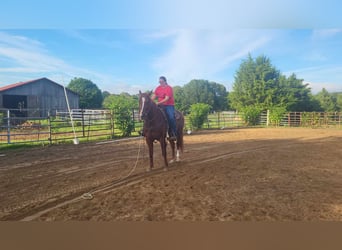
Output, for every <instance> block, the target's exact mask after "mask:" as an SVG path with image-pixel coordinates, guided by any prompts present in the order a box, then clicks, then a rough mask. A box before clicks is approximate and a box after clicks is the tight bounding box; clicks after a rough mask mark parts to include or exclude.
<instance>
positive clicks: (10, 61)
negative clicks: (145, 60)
mask: <svg viewBox="0 0 342 250" xmlns="http://www.w3.org/2000/svg"><path fill="white" fill-rule="evenodd" d="M1 61H5V62H6V65H8V66H2V65H1V64H0V74H1V75H0V76H1V83H0V84H1V85H6V84H10V83H13V82H17V81H26V80H31V79H34V78H40V77H48V78H50V79H51V80H54V81H56V82H59V83H62V84H67V83H68V82H69V81H70V80H71V79H72V78H74V77H79V76H82V77H85V78H88V79H91V80H92V81H93V82H95V83H96V84H98V85H99V87H100V88H102V89H103V90H108V91H111V92H115V93H117V92H119V91H120V92H121V91H122V92H123V91H127V92H131V91H135V88H131V87H130V86H128V85H126V84H123V83H122V82H124V80H123V79H116V78H114V77H112V76H110V75H106V74H102V73H99V72H95V71H92V70H89V69H85V68H81V67H77V66H74V65H70V64H68V63H66V62H65V61H64V60H63V59H60V58H58V57H55V56H53V55H51V54H50V53H49V51H48V50H47V49H46V48H45V46H44V44H42V43H40V42H39V41H36V40H33V39H29V38H27V37H22V36H14V35H10V34H7V33H5V32H0V62H1Z"/></svg>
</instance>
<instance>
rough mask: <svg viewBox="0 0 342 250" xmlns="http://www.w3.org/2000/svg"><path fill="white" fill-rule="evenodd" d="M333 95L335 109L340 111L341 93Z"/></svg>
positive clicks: (341, 107) (341, 105)
mask: <svg viewBox="0 0 342 250" xmlns="http://www.w3.org/2000/svg"><path fill="white" fill-rule="evenodd" d="M333 96H334V98H335V100H336V110H337V111H342V93H334V94H333Z"/></svg>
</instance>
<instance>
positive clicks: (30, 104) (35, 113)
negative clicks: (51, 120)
mask: <svg viewBox="0 0 342 250" xmlns="http://www.w3.org/2000/svg"><path fill="white" fill-rule="evenodd" d="M27 108H28V116H30V117H40V116H42V114H41V111H40V110H39V108H40V107H39V103H38V96H36V95H28V96H27Z"/></svg>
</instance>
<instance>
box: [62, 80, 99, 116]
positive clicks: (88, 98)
mask: <svg viewBox="0 0 342 250" xmlns="http://www.w3.org/2000/svg"><path fill="white" fill-rule="evenodd" d="M68 88H69V89H71V90H72V91H74V92H76V93H78V94H79V95H80V108H82V109H87V108H101V107H102V101H103V96H102V92H101V90H100V89H99V88H98V87H97V85H96V84H95V83H93V82H92V81H90V80H88V79H84V78H74V79H72V80H71V81H70V83H69V85H68Z"/></svg>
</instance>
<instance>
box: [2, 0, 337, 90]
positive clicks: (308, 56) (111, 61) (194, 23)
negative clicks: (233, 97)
mask: <svg viewBox="0 0 342 250" xmlns="http://www.w3.org/2000/svg"><path fill="white" fill-rule="evenodd" d="M296 2H298V1H292V0H289V1H283V2H280V1H270V0H263V1H257V2H256V1H251V0H250V1H247V0H243V1H239V3H236V1H234V2H231V1H223V0H221V1H220V0H211V1H193V0H190V1H178V0H177V1H152V0H147V1H133V0H128V1H105V0H98V1H82V4H80V3H81V1H71V2H70V1H69V2H67V1H64V0H61V1H40V0H32V1H20V0H11V1H7V0H4V1H2V2H1V4H0V86H4V85H7V84H10V83H14V82H18V81H25V80H30V79H35V78H40V77H48V78H50V79H52V80H55V81H57V82H60V83H64V84H67V83H68V82H69V81H70V79H72V78H73V77H84V78H88V79H91V80H92V81H93V82H95V83H96V84H97V85H98V86H99V87H100V88H101V89H102V90H107V91H110V92H112V93H120V92H123V91H125V92H129V93H136V92H137V91H138V90H139V89H141V90H147V89H153V88H154V87H155V86H156V84H157V81H158V77H159V75H165V76H166V77H167V78H168V79H169V82H170V83H171V84H172V85H184V84H186V83H187V82H189V81H190V80H191V79H194V78H197V79H198V78H201V79H208V80H212V81H217V82H219V83H222V84H224V85H225V86H226V87H227V89H228V90H231V88H232V83H233V81H234V74H235V72H236V70H237V69H238V67H239V64H240V63H241V60H242V59H244V58H246V56H247V54H248V53H251V54H252V56H254V57H255V56H258V55H261V54H263V55H266V56H268V57H269V58H270V59H271V61H272V62H273V64H274V65H275V66H276V67H277V68H278V69H279V70H281V72H283V73H285V74H291V73H292V72H294V73H296V74H297V76H298V77H299V78H303V79H304V80H305V81H306V82H308V83H310V86H311V88H312V89H313V92H317V91H319V90H320V89H322V88H323V87H324V88H326V89H328V90H329V91H342V59H341V56H342V49H341V45H342V23H341V18H340V14H339V10H340V9H341V4H340V2H339V1H336V0H333V1H332V0H326V1H322V2H319V1H315V2H313V1H306V0H305V1H300V3H296ZM95 3H96V4H95ZM80 6H82V7H81V8H80ZM257 8H259V9H257ZM247 17H248V18H247Z"/></svg>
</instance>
